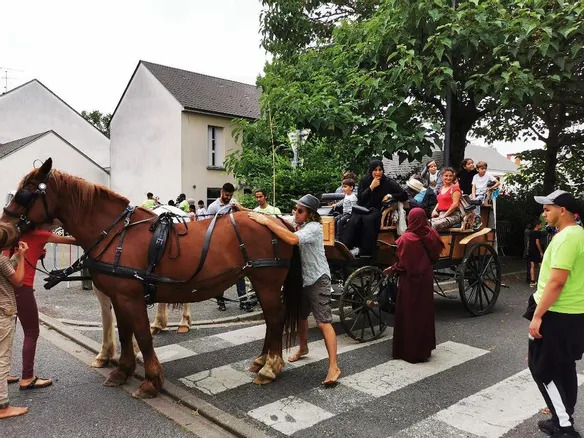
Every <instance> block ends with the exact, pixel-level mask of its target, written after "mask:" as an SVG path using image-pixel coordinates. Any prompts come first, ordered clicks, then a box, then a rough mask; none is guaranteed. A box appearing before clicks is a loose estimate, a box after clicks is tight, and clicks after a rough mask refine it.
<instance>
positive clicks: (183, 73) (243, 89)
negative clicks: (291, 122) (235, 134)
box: [140, 61, 261, 119]
mask: <svg viewBox="0 0 584 438" xmlns="http://www.w3.org/2000/svg"><path fill="white" fill-rule="evenodd" d="M140 62H141V63H142V64H143V65H144V66H145V67H146V68H147V69H148V70H150V72H152V74H153V75H154V76H155V77H156V79H158V80H159V81H160V82H161V83H162V85H164V87H165V88H166V89H167V90H168V91H169V92H170V93H171V94H172V95H173V96H174V97H175V98H176V100H178V101H179V103H180V104H181V105H182V106H183V107H184V108H185V109H186V110H192V111H202V112H208V113H213V114H221V115H227V116H232V117H243V118H248V119H258V118H259V117H260V105H259V97H260V94H261V91H260V89H259V88H258V87H256V86H255V85H250V84H244V83H242V82H235V81H230V80H228V79H221V78H216V77H213V76H207V75H203V74H200V73H194V72H191V71H187V70H180V69H178V68H173V67H167V66H165V65H160V64H154V63H152V62H146V61H140Z"/></svg>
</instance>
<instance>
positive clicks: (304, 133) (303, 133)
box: [288, 129, 310, 168]
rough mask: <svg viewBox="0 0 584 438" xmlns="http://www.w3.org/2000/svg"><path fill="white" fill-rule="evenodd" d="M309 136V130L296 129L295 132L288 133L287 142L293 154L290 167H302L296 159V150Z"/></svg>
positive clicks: (300, 162) (300, 161)
mask: <svg viewBox="0 0 584 438" xmlns="http://www.w3.org/2000/svg"><path fill="white" fill-rule="evenodd" d="M309 135H310V129H298V130H296V131H291V132H289V133H288V140H290V145H291V146H292V152H293V153H294V158H293V159H292V167H295V168H296V167H298V165H300V166H302V161H303V160H300V159H299V158H298V149H299V148H300V147H301V146H302V145H303V144H304V143H305V142H306V139H307V138H308V136H309Z"/></svg>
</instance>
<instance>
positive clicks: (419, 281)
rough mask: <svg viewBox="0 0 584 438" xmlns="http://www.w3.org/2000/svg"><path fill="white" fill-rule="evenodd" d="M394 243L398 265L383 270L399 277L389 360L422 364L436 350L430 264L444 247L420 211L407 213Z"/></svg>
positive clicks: (413, 210) (432, 274)
mask: <svg viewBox="0 0 584 438" xmlns="http://www.w3.org/2000/svg"><path fill="white" fill-rule="evenodd" d="M396 243H397V257H398V262H397V263H395V264H394V265H392V266H390V267H389V268H387V269H386V270H385V271H384V273H385V274H387V275H395V274H397V275H398V276H399V284H398V293H397V302H396V305H395V319H394V325H393V329H394V331H393V358H394V359H403V360H405V361H407V362H410V363H416V362H425V361H427V360H428V359H429V358H430V354H431V353H432V350H433V349H435V348H436V332H435V329H434V278H433V276H434V273H433V268H432V264H433V263H434V262H435V261H436V260H437V259H438V257H439V256H440V252H441V251H442V248H444V244H443V243H442V241H441V240H440V236H439V235H438V233H437V232H436V230H434V229H432V228H431V227H430V226H429V225H428V220H427V218H426V213H425V212H424V210H422V209H421V208H413V209H412V210H411V211H410V213H409V215H408V229H407V231H406V232H405V233H404V234H403V235H402V236H401V237H400V238H399V239H398V240H397V242H396Z"/></svg>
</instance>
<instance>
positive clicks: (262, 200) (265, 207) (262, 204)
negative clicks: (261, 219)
mask: <svg viewBox="0 0 584 438" xmlns="http://www.w3.org/2000/svg"><path fill="white" fill-rule="evenodd" d="M255 199H256V202H257V203H258V206H257V207H256V208H254V209H253V211H258V212H260V213H264V214H282V212H281V211H280V209H279V208H278V207H274V206H273V205H270V204H268V195H267V193H266V191H265V190H264V189H259V190H256V191H255Z"/></svg>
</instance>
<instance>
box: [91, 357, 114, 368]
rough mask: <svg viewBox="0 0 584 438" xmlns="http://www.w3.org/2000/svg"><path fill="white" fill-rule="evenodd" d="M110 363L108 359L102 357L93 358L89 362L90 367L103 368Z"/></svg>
mask: <svg viewBox="0 0 584 438" xmlns="http://www.w3.org/2000/svg"><path fill="white" fill-rule="evenodd" d="M109 364H110V360H109V359H103V358H97V357H96V358H95V360H94V361H93V362H92V363H91V368H105V367H107V366H108V365H109Z"/></svg>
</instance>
